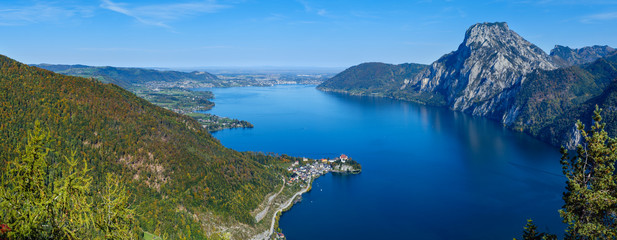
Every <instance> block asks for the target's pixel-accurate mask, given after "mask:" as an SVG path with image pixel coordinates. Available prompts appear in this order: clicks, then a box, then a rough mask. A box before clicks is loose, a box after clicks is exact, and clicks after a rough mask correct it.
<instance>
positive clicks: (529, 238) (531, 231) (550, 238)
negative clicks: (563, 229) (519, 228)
mask: <svg viewBox="0 0 617 240" xmlns="http://www.w3.org/2000/svg"><path fill="white" fill-rule="evenodd" d="M556 239H557V236H556V235H554V234H548V233H543V232H538V227H537V226H536V224H534V223H533V221H532V220H531V219H528V220H527V224H526V225H525V229H524V230H523V240H556Z"/></svg>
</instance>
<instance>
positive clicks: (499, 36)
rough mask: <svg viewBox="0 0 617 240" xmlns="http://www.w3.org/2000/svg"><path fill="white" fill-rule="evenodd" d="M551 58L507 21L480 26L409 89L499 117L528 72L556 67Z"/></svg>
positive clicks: (467, 109)
mask: <svg viewBox="0 0 617 240" xmlns="http://www.w3.org/2000/svg"><path fill="white" fill-rule="evenodd" d="M555 68H556V67H555V65H553V63H552V62H551V59H550V57H549V56H548V55H547V54H546V53H544V52H543V51H542V49H540V48H538V47H537V46H535V45H533V44H531V43H530V42H528V41H527V40H525V39H523V38H522V37H521V36H519V35H518V34H516V33H515V32H514V31H512V30H510V29H509V27H508V25H507V24H506V23H478V24H475V25H473V26H471V27H470V28H469V29H468V30H467V32H466V33H465V39H464V40H463V43H461V44H460V45H459V47H458V49H457V50H456V51H454V52H451V53H449V54H446V55H444V56H443V57H441V58H440V59H438V60H437V61H435V62H434V63H433V64H431V67H430V68H428V69H426V70H425V71H423V72H422V73H420V74H418V75H417V76H416V77H415V78H414V79H413V81H412V82H410V83H409V84H408V85H407V86H405V88H406V89H408V90H410V91H414V92H428V93H433V94H439V95H442V96H443V97H444V99H445V100H446V102H445V104H446V105H447V106H449V107H450V108H452V109H454V110H458V111H463V112H469V113H472V114H474V115H481V116H490V117H493V118H498V116H499V115H501V114H503V112H504V111H505V109H504V108H503V106H504V105H507V104H508V100H509V99H510V96H511V95H512V94H514V92H515V91H512V90H513V89H514V88H516V87H517V86H518V85H520V84H521V82H523V81H524V77H525V75H526V74H527V73H530V72H532V71H534V70H536V69H549V70H550V69H555Z"/></svg>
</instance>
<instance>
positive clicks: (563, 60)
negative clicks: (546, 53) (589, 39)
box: [550, 45, 615, 67]
mask: <svg viewBox="0 0 617 240" xmlns="http://www.w3.org/2000/svg"><path fill="white" fill-rule="evenodd" d="M613 52H615V49H614V48H612V47H609V46H598V45H595V46H591V47H584V48H578V49H572V48H569V47H564V46H560V45H556V46H555V48H553V50H551V55H550V56H551V58H552V60H553V62H554V63H555V64H557V65H559V66H560V67H569V66H572V65H581V64H585V63H590V62H593V61H595V60H597V59H598V58H602V57H605V56H607V55H608V54H611V53H613Z"/></svg>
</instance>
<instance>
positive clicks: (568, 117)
mask: <svg viewBox="0 0 617 240" xmlns="http://www.w3.org/2000/svg"><path fill="white" fill-rule="evenodd" d="M616 82H617V55H616V54H612V55H609V56H607V57H605V58H600V59H598V60H596V61H594V62H592V63H588V64H585V65H581V66H571V67H567V68H560V69H556V70H552V71H536V72H534V73H532V74H529V75H528V76H527V81H526V82H525V83H524V84H523V86H522V87H521V90H520V92H519V93H518V94H517V96H516V101H515V103H514V104H513V106H512V107H511V109H512V111H511V112H512V113H513V114H512V116H511V118H510V119H512V120H513V121H512V122H506V124H507V125H508V126H511V127H513V128H515V129H518V130H521V131H526V132H528V133H530V134H531V135H534V136H538V137H539V138H541V139H542V140H545V141H547V142H550V143H552V144H554V145H564V146H565V145H567V146H569V147H573V146H575V143H576V142H577V141H571V140H572V139H575V140H576V139H577V137H576V131H575V129H574V124H575V122H576V120H577V119H580V120H581V121H584V123H587V125H589V122H585V121H589V119H590V117H589V116H591V114H592V113H593V110H594V108H595V105H596V104H597V105H598V106H600V107H601V108H604V109H605V112H604V114H602V116H604V118H605V119H607V121H605V122H606V124H607V128H606V129H607V132H609V134H610V135H611V136H616V135H617V131H616V130H615V129H616V128H617V121H615V120H614V119H613V118H615V114H614V113H615V108H616V107H617V102H615V88H616V87H617V86H616V84H617V83H616Z"/></svg>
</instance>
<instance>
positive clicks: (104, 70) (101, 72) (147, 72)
mask: <svg viewBox="0 0 617 240" xmlns="http://www.w3.org/2000/svg"><path fill="white" fill-rule="evenodd" d="M31 66H34V67H39V68H43V69H47V70H50V71H53V72H56V73H60V74H64V75H70V76H79V77H94V78H97V79H98V80H100V81H101V82H104V83H113V84H116V85H118V86H121V87H123V88H130V87H132V86H133V85H134V84H143V83H146V82H169V83H176V82H184V81H191V82H194V83H197V84H208V85H211V86H214V87H219V85H221V81H218V78H217V77H216V76H215V75H213V74H210V73H208V72H205V71H193V72H179V71H159V70H154V69H148V68H122V67H109V66H107V67H93V66H86V65H56V64H33V65H31Z"/></svg>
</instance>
